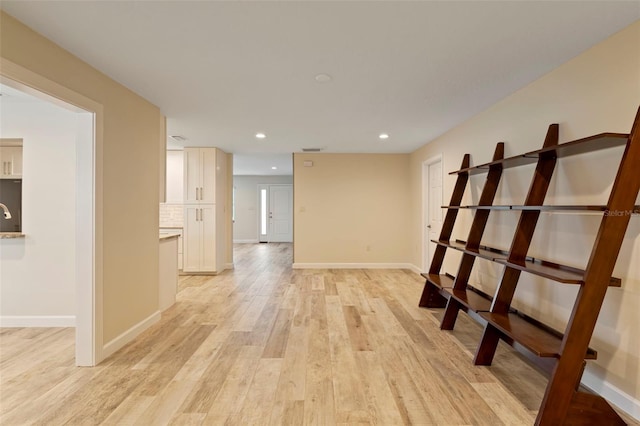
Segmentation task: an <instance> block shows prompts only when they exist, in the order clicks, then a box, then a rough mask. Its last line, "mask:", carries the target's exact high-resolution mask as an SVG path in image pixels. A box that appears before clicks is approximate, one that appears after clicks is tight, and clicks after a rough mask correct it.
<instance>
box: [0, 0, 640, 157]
mask: <svg viewBox="0 0 640 426" xmlns="http://www.w3.org/2000/svg"><path fill="white" fill-rule="evenodd" d="M1 7H2V8H3V9H4V10H5V11H6V12H8V13H9V14H11V15H13V16H15V17H16V18H17V19H19V20H21V21H22V22H24V23H26V24H27V25H28V26H30V27H32V28H33V29H35V30H36V31H38V32H40V33H42V34H43V35H45V36H46V37H47V38H49V39H51V40H53V41H55V42H56V43H58V44H59V45H60V46H62V47H64V48H65V49H67V50H69V51H71V52H72V53H73V54H75V55H77V56H78V57H80V58H82V59H83V60H85V61H86V62H88V63H89V64H91V65H93V66H94V67H96V68H98V69H99V70H101V71H103V72H104V73H106V74H107V75H109V76H111V77H112V78H114V79H115V80H117V81H119V82H121V83H122V84H124V85H125V86H127V87H129V88H130V89H132V90H133V91H135V92H137V93H139V94H141V95H142V96H144V97H145V98H146V99H148V100H150V101H151V102H153V103H154V104H156V105H158V106H159V107H160V108H161V109H162V111H163V112H164V113H165V114H166V115H167V118H168V122H167V125H168V134H169V135H176V134H177V135H182V136H185V137H186V138H187V139H188V140H187V141H186V142H185V143H183V145H185V146H217V147H220V148H222V149H224V150H225V151H228V152H232V153H235V154H240V155H244V156H250V155H256V154H265V153H271V154H277V153H279V154H284V153H291V152H299V151H300V150H301V148H307V147H318V148H323V149H324V150H325V151H326V152H372V153H376V152H380V153H382V152H399V153H402V152H411V151H413V150H415V149H416V148H418V147H420V146H422V145H424V144H425V143H427V142H429V141H430V140H432V139H433V138H435V137H437V136H438V135H440V134H442V133H444V132H446V131H447V130H449V129H451V128H452V127H454V126H456V125H457V124H459V123H461V122H463V121H464V120H466V119H468V118H469V117H471V116H473V115H474V114H477V113H478V112H480V111H482V110H484V109H486V108H487V107H489V106H490V105H492V104H494V103H495V102H496V101H498V100H500V99H502V98H504V97H505V96H507V95H509V94H511V93H513V92H514V91H516V90H518V89H519V88H521V87H523V86H525V85H527V84H528V83H529V82H531V81H533V80H535V79H537V78H539V77H540V76H542V75H543V74H545V73H547V72H549V71H551V70H552V69H554V68H556V67H557V66H559V65H560V64H562V63H564V62H566V61H567V60H569V59H571V58H572V57H574V56H576V55H578V54H579V53H581V52H583V51H584V50H586V49H588V48H589V47H591V46H593V45H594V44H596V43H598V42H599V41H601V40H603V39H605V38H606V37H608V36H609V35H611V34H613V33H615V32H617V31H619V30H620V29H622V28H624V27H625V26H627V25H629V24H631V23H632V22H634V21H635V20H637V19H640V2H638V1H627V2H617V1H603V2H598V1H588V2H587V1H568V2H560V1H544V2H537V1H495V2H492V1H469V2H466V1H455V2H444V1H439V2H437V1H429V2H426V1H425V2H397V1H393V2H391V1H389V2H380V1H378V2H363V1H354V2H336V1H332V2H328V1H320V2H311V1H301V2H295V1H289V2H267V1H260V2H245V1H233V2H214V1H193V2H192V1H135V2H133V1H124V2H121V1H85V2H78V1H7V0H3V1H2V5H1ZM319 73H326V74H329V75H331V76H332V77H333V79H332V80H331V81H330V82H327V83H318V82H317V81H315V79H314V77H315V76H316V75H317V74H319ZM256 132H264V133H266V134H267V138H266V139H264V140H258V139H256V138H255V137H254V135H255V133H256ZM381 132H386V133H389V134H390V135H391V137H390V138H389V139H387V140H386V141H381V140H379V139H378V134H379V133H381ZM176 146H178V145H177V144H175V143H173V144H172V147H176ZM258 157H260V155H258ZM288 158H289V159H290V157H288ZM267 164H268V162H266V163H265V166H266V165H267Z"/></svg>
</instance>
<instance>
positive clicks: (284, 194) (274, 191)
mask: <svg viewBox="0 0 640 426" xmlns="http://www.w3.org/2000/svg"><path fill="white" fill-rule="evenodd" d="M269 241H272V242H278V243H290V242H292V241H293V185H269Z"/></svg>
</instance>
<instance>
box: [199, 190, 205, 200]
mask: <svg viewBox="0 0 640 426" xmlns="http://www.w3.org/2000/svg"><path fill="white" fill-rule="evenodd" d="M203 192H204V188H203V187H200V201H202V200H204V196H203V195H202V193H203Z"/></svg>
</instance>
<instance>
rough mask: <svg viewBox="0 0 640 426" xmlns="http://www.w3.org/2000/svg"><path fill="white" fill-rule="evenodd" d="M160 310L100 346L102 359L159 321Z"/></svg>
mask: <svg viewBox="0 0 640 426" xmlns="http://www.w3.org/2000/svg"><path fill="white" fill-rule="evenodd" d="M160 317H161V315H160V311H156V312H154V313H153V314H151V315H150V316H148V317H147V318H145V319H143V320H142V321H140V322H139V323H137V324H136V325H134V326H133V327H131V328H130V329H128V330H127V331H125V332H124V333H122V334H121V335H119V336H118V337H116V338H115V339H113V340H111V341H110V342H109V343H107V344H105V345H104V348H102V357H103V359H105V358H107V357H108V356H110V355H112V354H114V353H115V352H116V351H117V350H118V349H120V348H122V347H123V346H124V345H126V344H127V343H129V342H131V341H132V340H133V339H135V338H136V337H138V336H139V335H140V333H142V332H143V331H145V330H146V329H147V328H149V327H151V326H152V325H153V324H155V323H157V322H158V321H160Z"/></svg>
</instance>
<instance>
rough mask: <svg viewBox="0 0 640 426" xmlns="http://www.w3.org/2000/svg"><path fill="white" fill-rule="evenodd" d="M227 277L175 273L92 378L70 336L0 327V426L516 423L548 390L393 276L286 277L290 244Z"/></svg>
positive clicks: (253, 251) (239, 254) (519, 363)
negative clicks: (443, 321) (136, 333)
mask: <svg viewBox="0 0 640 426" xmlns="http://www.w3.org/2000/svg"><path fill="white" fill-rule="evenodd" d="M235 260H236V269H235V270H234V271H228V272H225V273H224V274H221V275H219V276H217V277H197V276H192V277H182V278H181V280H180V291H179V293H178V301H177V303H176V304H175V305H174V306H172V307H171V308H170V309H168V310H167V311H165V312H164V313H163V315H162V320H161V322H160V323H158V324H156V325H155V326H153V327H152V328H150V329H149V330H147V331H146V332H145V333H143V334H142V335H141V336H140V337H139V338H138V339H136V340H135V341H134V342H132V343H131V344H129V345H128V346H126V347H125V348H123V349H122V350H120V351H119V352H117V353H116V354H114V355H112V356H111V357H110V358H109V359H107V360H105V361H104V362H103V363H102V364H100V365H99V366H98V367H94V368H77V367H74V359H73V357H74V342H73V339H74V330H73V329H1V330H0V424H1V425H21V424H42V425H63V424H69V425H97V424H103V425H134V424H139V425H165V424H172V425H200V424H216V425H222V424H230V425H268V424H272V425H303V424H304V425H321V424H326V425H334V424H380V425H402V424H415V425H428V424H432V425H470V424H474V425H501V424H505V425H526V424H532V423H533V421H534V419H535V415H536V409H537V408H538V405H539V403H540V401H541V398H542V393H543V391H544V387H545V385H546V379H545V378H544V377H543V376H542V375H540V374H539V373H538V372H537V371H536V370H534V369H533V368H532V367H530V366H529V365H528V364H527V363H526V362H525V361H523V360H522V359H521V358H520V357H519V355H517V354H516V353H515V352H513V351H512V350H511V348H509V347H508V346H503V345H502V344H501V347H500V348H499V351H498V353H497V356H496V358H495V361H494V366H492V367H474V366H473V365H472V363H471V359H472V352H473V350H474V349H475V345H476V343H477V342H478V339H479V335H480V332H481V329H480V327H479V326H478V325H477V324H476V323H475V322H473V321H471V320H470V319H468V318H467V317H466V315H464V314H461V315H460V320H459V321H458V323H457V325H456V330H455V331H453V332H442V331H440V330H439V327H438V326H439V320H438V317H439V315H440V312H438V311H436V310H433V311H430V310H425V309H420V308H418V307H417V303H418V299H419V297H420V293H421V290H422V285H423V281H422V279H421V278H420V277H419V276H418V275H417V274H415V273H412V272H409V271H399V270H292V269H291V245H289V244H268V245H267V244H262V245H239V246H237V247H236V249H235Z"/></svg>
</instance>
